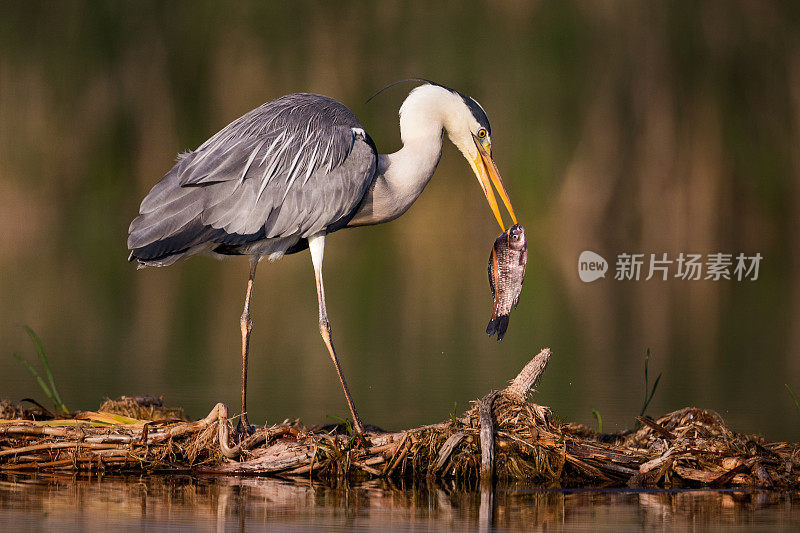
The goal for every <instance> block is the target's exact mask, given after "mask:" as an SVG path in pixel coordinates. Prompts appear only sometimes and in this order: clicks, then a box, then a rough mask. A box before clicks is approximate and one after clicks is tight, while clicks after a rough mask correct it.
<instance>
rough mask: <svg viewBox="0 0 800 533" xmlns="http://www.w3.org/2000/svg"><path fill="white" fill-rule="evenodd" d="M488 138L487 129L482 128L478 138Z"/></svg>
mask: <svg viewBox="0 0 800 533" xmlns="http://www.w3.org/2000/svg"><path fill="white" fill-rule="evenodd" d="M485 138H486V130H485V129H483V128H481V129H479V130H478V139H485Z"/></svg>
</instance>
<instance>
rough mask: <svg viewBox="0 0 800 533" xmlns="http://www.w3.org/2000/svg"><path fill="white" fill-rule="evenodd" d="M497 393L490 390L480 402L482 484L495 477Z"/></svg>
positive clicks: (489, 481)
mask: <svg viewBox="0 0 800 533" xmlns="http://www.w3.org/2000/svg"><path fill="white" fill-rule="evenodd" d="M526 368H527V367H526ZM497 394H498V392H497V391H494V392H490V393H489V394H487V395H486V396H484V397H483V399H482V400H481V401H480V403H479V404H478V415H479V417H480V423H481V433H480V440H481V484H485V483H489V484H490V483H491V482H492V479H493V478H494V427H493V424H492V404H493V403H494V399H495V398H496V397H497Z"/></svg>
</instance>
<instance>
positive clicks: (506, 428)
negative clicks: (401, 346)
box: [0, 349, 800, 490]
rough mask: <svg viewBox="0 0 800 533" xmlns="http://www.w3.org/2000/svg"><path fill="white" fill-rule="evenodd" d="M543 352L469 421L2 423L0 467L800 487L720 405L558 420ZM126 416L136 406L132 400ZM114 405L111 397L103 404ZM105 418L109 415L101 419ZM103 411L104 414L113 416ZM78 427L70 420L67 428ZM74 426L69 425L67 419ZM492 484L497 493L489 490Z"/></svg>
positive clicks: (788, 451)
mask: <svg viewBox="0 0 800 533" xmlns="http://www.w3.org/2000/svg"><path fill="white" fill-rule="evenodd" d="M550 355H551V354H550V350H549V349H544V350H542V351H541V352H540V353H539V354H537V355H536V356H535V357H534V358H533V359H532V360H531V361H530V362H529V363H528V364H527V365H526V366H525V368H523V370H522V371H521V372H520V374H519V375H518V376H517V377H516V378H515V379H514V380H513V381H512V382H511V383H510V385H509V386H508V387H506V388H505V389H503V390H501V391H493V392H491V393H490V394H488V395H486V396H485V397H484V398H483V399H481V400H479V401H477V402H475V405H474V406H473V407H472V408H471V409H470V410H469V411H467V412H466V413H465V414H464V415H463V416H462V417H461V418H458V419H454V420H450V421H447V422H442V423H439V424H433V425H429V426H422V427H419V428H414V429H409V430H405V431H401V432H392V433H385V432H373V433H370V432H367V433H365V434H364V435H357V434H346V433H340V432H337V429H341V428H334V429H332V430H330V431H327V432H326V431H321V430H317V431H313V430H311V429H309V428H306V427H304V426H302V425H300V424H299V423H293V424H288V423H284V424H280V425H275V426H270V427H262V428H258V430H257V431H256V432H255V433H254V434H253V435H250V436H248V437H247V438H245V439H243V440H241V441H239V442H235V441H234V437H235V434H234V431H233V425H232V424H231V422H230V421H229V419H228V410H227V408H226V407H225V405H223V404H221V403H219V404H217V405H216V406H215V407H214V409H212V411H211V412H210V413H209V414H208V416H206V417H205V418H203V419H201V420H197V421H193V422H189V421H182V420H175V419H174V416H175V415H176V413H178V414H179V413H180V412H179V411H174V410H173V411H170V413H171V416H172V417H173V418H172V419H170V416H166V415H165V416H164V417H161V418H166V419H164V420H158V419H157V417H158V416H159V415H158V413H154V412H152V409H153V408H154V407H153V404H152V403H151V404H148V406H147V409H150V411H148V412H149V413H151V414H150V417H151V418H153V420H131V422H132V423H125V424H114V425H108V424H105V425H102V424H100V423H98V422H97V420H98V419H99V420H106V419H107V416H111V415H107V413H94V415H95V416H88V415H87V414H84V415H83V418H86V419H87V420H86V421H85V422H84V421H74V420H73V421H52V420H51V421H31V420H10V421H9V420H6V421H3V422H2V423H0V473H2V472H19V471H63V470H68V471H76V470H99V471H139V472H141V471H150V472H153V471H156V472H157V471H168V472H175V471H188V472H198V473H199V472H205V473H220V474H249V475H254V474H257V475H277V476H282V477H304V478H309V477H311V478H331V477H343V476H348V477H361V478H429V479H430V478H438V479H456V480H464V481H476V482H478V481H479V482H480V484H481V487H482V489H483V488H486V487H491V484H492V482H493V481H494V479H497V478H503V479H512V480H524V481H526V482H528V483H532V484H539V485H546V486H630V487H649V486H663V487H698V486H707V487H729V486H758V487H790V488H798V487H800V477H799V476H798V475H799V474H800V446H798V445H797V444H788V443H774V442H768V441H766V440H765V439H763V438H761V437H755V436H746V435H739V434H736V433H734V432H733V431H731V430H730V429H728V428H727V427H726V426H725V425H724V424H723V422H722V419H721V418H720V417H719V415H717V414H716V413H713V412H711V411H704V410H700V409H696V408H686V409H682V410H680V411H676V412H674V413H670V414H668V415H665V416H663V417H661V418H659V419H658V420H652V419H649V418H641V419H640V422H641V423H642V426H641V428H640V429H639V430H637V431H635V432H625V433H621V434H615V435H600V434H598V433H596V432H594V431H592V430H590V429H588V428H586V427H584V426H580V425H577V424H563V425H561V424H557V423H555V422H554V421H553V419H552V416H551V412H550V409H549V408H547V407H544V406H540V405H537V404H534V403H529V402H528V401H527V397H528V396H529V394H530V392H531V390H532V389H533V387H534V385H535V383H536V382H537V381H538V380H539V378H540V377H541V376H542V373H543V372H544V370H545V368H546V367H547V363H548V362H549V360H550ZM132 400H136V399H130V398H128V399H125V402H127V403H126V405H127V408H130V409H134V410H133V411H131V410H128V411H125V412H121V413H119V414H122V415H124V416H130V414H132V413H139V412H140V411H136V410H135V407H136V406H134V405H131V401H132ZM103 407H104V409H109V410H113V409H114V404H113V403H112V404H108V403H107V404H104V406H103ZM101 415H103V416H101ZM104 416H105V418H104ZM70 423H71V424H70ZM67 424H70V425H67ZM487 490H488V489H487Z"/></svg>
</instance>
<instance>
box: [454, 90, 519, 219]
mask: <svg viewBox="0 0 800 533" xmlns="http://www.w3.org/2000/svg"><path fill="white" fill-rule="evenodd" d="M453 93H454V95H455V96H457V97H458V98H456V99H454V105H452V106H451V107H450V112H449V113H447V114H446V116H445V121H444V126H445V130H446V131H447V136H448V137H449V138H450V140H451V141H452V142H453V144H455V145H456V147H457V148H458V149H459V150H460V151H461V153H462V154H463V155H464V157H465V158H466V159H467V162H468V163H469V165H470V166H471V167H472V171H473V172H474V173H475V176H476V177H477V178H478V183H480V186H481V189H482V190H483V194H484V195H485V196H486V201H487V202H489V207H490V208H491V210H492V213H494V216H495V218H496V219H497V223H498V224H500V228H501V229H502V230H503V231H505V229H506V227H505V225H504V224H503V218H502V216H501V215H500V209H499V207H498V205H497V200H496V198H495V195H494V191H493V190H492V184H494V187H495V188H496V189H497V192H498V193H499V194H500V198H501V199H502V200H503V203H504V204H505V206H506V209H507V210H508V214H509V215H511V220H512V221H513V222H514V224H516V223H517V216H516V215H515V214H514V208H513V207H512V206H511V200H510V199H509V197H508V192H507V191H506V188H505V185H504V184H503V180H502V178H501V177H500V172H499V171H498V170H497V165H495V163H494V159H493V158H492V126H491V125H490V124H489V118H488V117H487V116H486V112H485V111H484V110H483V107H481V105H480V104H479V103H478V102H477V101H476V100H475V99H474V98H471V97H469V96H466V95H463V94H461V93H459V92H458V91H453Z"/></svg>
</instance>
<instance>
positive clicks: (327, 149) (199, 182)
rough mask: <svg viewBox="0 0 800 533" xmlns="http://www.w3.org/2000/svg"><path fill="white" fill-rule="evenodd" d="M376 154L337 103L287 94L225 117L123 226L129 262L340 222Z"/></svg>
mask: <svg viewBox="0 0 800 533" xmlns="http://www.w3.org/2000/svg"><path fill="white" fill-rule="evenodd" d="M376 161H377V154H376V151H375V147H374V144H373V143H372V141H371V139H370V138H369V136H367V135H366V134H365V133H364V131H363V129H362V128H361V124H360V123H359V121H358V119H357V118H356V117H355V115H353V113H352V112H351V111H350V110H349V109H347V108H346V107H345V106H344V105H342V104H340V103H339V102H337V101H335V100H333V99H330V98H327V97H324V96H319V95H312V94H293V95H288V96H284V97H281V98H278V99H277V100H273V101H271V102H268V103H266V104H264V105H263V106H261V107H259V108H256V109H254V110H253V111H251V112H249V113H247V114H246V115H244V116H242V117H240V118H239V119H237V120H236V121H234V122H232V123H231V124H229V125H228V126H226V127H225V128H224V129H222V130H221V131H220V132H219V133H217V134H216V135H214V136H213V137H211V138H210V139H209V140H208V141H206V142H205V143H203V144H202V145H201V146H200V147H199V148H198V149H197V150H195V151H193V152H189V153H187V154H184V155H182V156H181V157H180V159H179V161H178V163H177V164H176V165H175V166H174V167H173V168H172V169H171V170H170V171H169V172H168V173H167V174H166V175H165V176H164V178H163V179H162V180H161V181H160V182H158V183H157V184H156V185H155V186H154V187H153V189H152V190H151V191H150V193H149V194H148V195H147V196H146V197H145V199H144V200H143V201H142V204H141V207H140V210H139V216H138V217H136V218H135V219H134V220H133V222H132V223H131V225H130V228H129V237H128V248H129V249H130V250H131V251H132V252H131V260H133V259H138V260H139V261H140V263H144V264H156V265H160V264H169V263H171V262H173V261H174V260H176V259H177V258H178V257H175V256H182V255H183V254H185V253H187V252H190V251H191V250H192V249H193V248H196V247H199V246H203V245H209V244H210V245H211V246H212V248H213V247H214V246H219V247H229V248H230V247H236V246H242V245H246V244H248V243H253V242H257V241H263V240H265V239H276V240H277V239H283V240H284V241H286V242H290V241H291V240H292V239H290V238H291V237H294V238H296V239H295V241H296V240H297V239H300V238H304V237H308V236H310V235H313V234H315V233H317V232H320V231H322V230H326V229H327V230H335V229H338V228H339V227H341V226H343V225H344V224H346V222H347V220H349V217H352V215H353V214H354V212H355V209H356V208H357V207H358V204H359V203H360V202H361V199H362V198H363V197H364V194H365V193H366V191H367V189H368V187H369V185H370V183H371V182H372V179H373V177H374V173H375V165H376Z"/></svg>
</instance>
